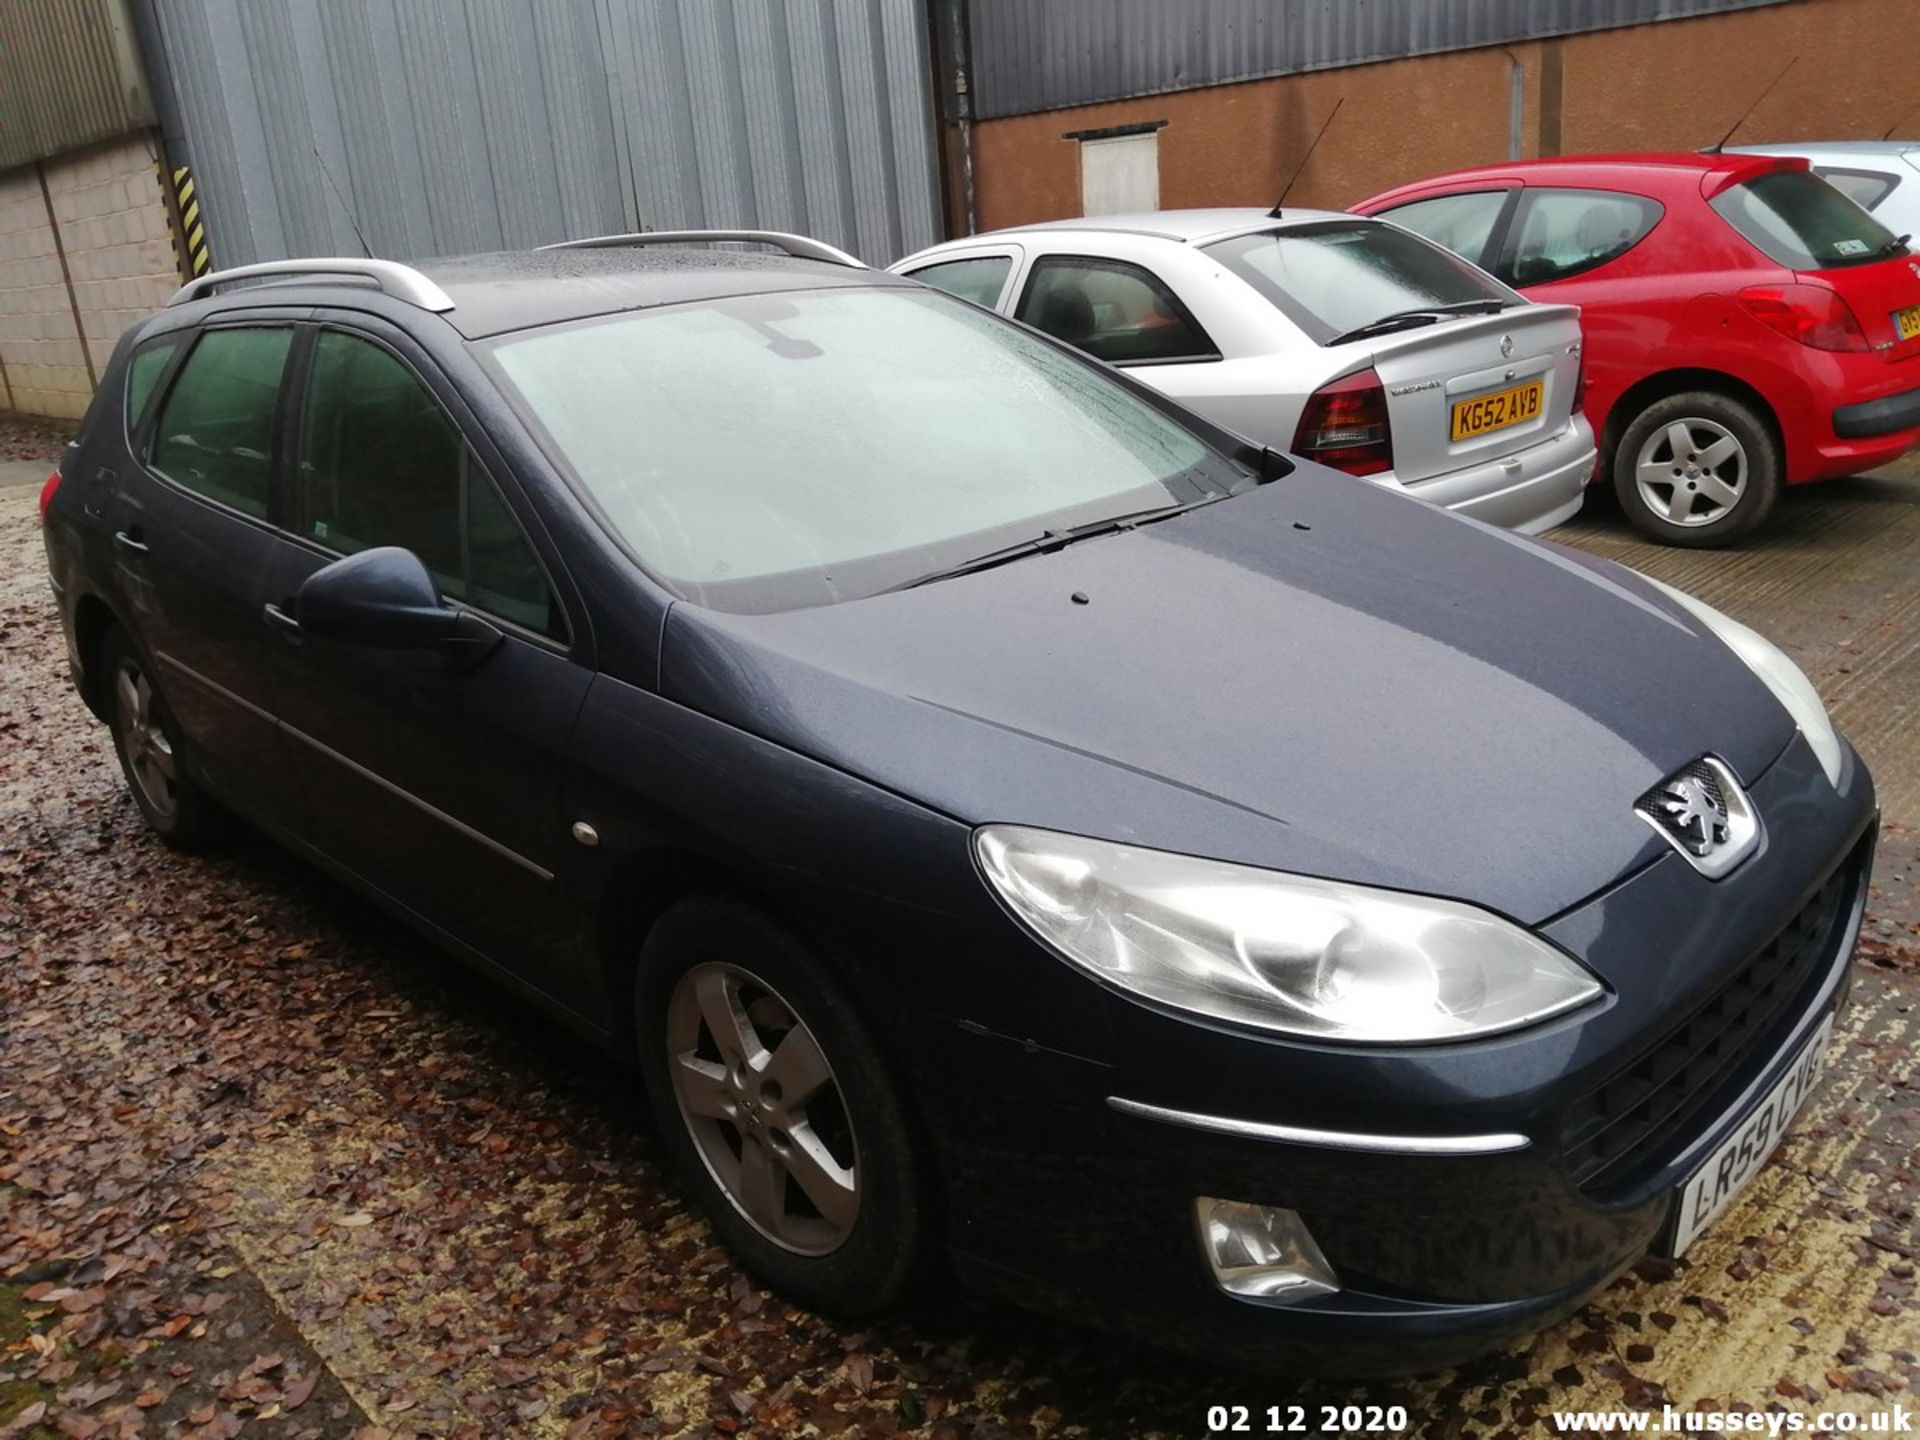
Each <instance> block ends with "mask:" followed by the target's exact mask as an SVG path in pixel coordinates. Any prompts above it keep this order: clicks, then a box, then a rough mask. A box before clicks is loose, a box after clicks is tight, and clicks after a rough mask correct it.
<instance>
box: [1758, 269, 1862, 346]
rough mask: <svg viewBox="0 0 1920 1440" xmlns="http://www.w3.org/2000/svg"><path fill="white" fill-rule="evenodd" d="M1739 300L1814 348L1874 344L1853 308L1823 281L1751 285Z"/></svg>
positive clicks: (1763, 321)
mask: <svg viewBox="0 0 1920 1440" xmlns="http://www.w3.org/2000/svg"><path fill="white" fill-rule="evenodd" d="M1740 303H1741V304H1742V305H1744V306H1745V307H1746V309H1747V313H1748V314H1749V315H1751V316H1753V318H1754V319H1756V320H1758V321H1759V322H1760V323H1761V324H1762V325H1765V326H1766V327H1767V328H1768V329H1769V330H1777V331H1779V333H1780V334H1782V335H1784V336H1786V337H1787V338H1788V339H1789V340H1797V341H1799V342H1800V343H1801V344H1802V345H1810V346H1812V347H1813V348H1814V349H1815V350H1870V349H1872V348H1873V347H1872V346H1870V345H1868V344H1867V332H1866V331H1864V330H1862V329H1861V328H1860V320H1859V317H1857V316H1856V315H1855V314H1854V313H1853V308H1852V307H1851V306H1850V305H1848V304H1847V302H1846V301H1845V300H1843V299H1841V298H1840V295H1839V293H1838V292H1837V291H1833V290H1829V289H1828V288H1827V287H1826V286H1824V285H1750V286H1748V287H1747V288H1746V289H1745V290H1742V291H1741V292H1740Z"/></svg>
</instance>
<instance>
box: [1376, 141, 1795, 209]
mask: <svg viewBox="0 0 1920 1440" xmlns="http://www.w3.org/2000/svg"><path fill="white" fill-rule="evenodd" d="M1805 166H1806V161H1805V160H1802V159H1799V158H1798V157H1795V156H1786V155H1748V154H1739V153H1735V152H1732V151H1719V150H1641V151H1628V152H1622V153H1617V154H1602V155H1555V156H1546V157H1542V158H1539V159H1535V160H1509V161H1507V162H1506V163H1505V164H1503V165H1479V166H1475V167H1473V168H1472V169H1468V170H1453V171H1449V172H1448V173H1446V174H1444V175H1429V176H1427V177H1426V178H1424V179H1421V180H1415V181H1412V182H1410V183H1408V184H1406V185H1400V186H1396V187H1394V188H1393V189H1391V190H1383V191H1381V192H1380V193H1379V194H1378V195H1373V196H1369V197H1368V198H1367V199H1365V200H1362V201H1361V202H1360V204H1359V206H1358V207H1357V208H1360V209H1362V210H1366V211H1372V210H1374V209H1375V208H1376V207H1384V206H1385V205H1387V204H1389V203H1398V202H1401V201H1403V200H1407V199H1411V198H1413V197H1415V196H1417V195H1424V194H1426V193H1427V192H1429V191H1432V190H1435V189H1438V188H1441V187H1446V188H1448V189H1455V188H1458V187H1460V186H1463V185H1472V184H1474V183H1475V182H1477V181H1482V180H1484V181H1487V182H1489V183H1493V184H1501V183H1509V182H1512V181H1515V180H1521V181H1525V182H1527V183H1530V184H1545V183H1558V184H1562V185H1571V186H1581V187H1592V188H1595V189H1600V188H1606V187H1608V186H1610V185H1625V184H1627V183H1628V182H1629V180H1630V179H1631V178H1632V177H1636V176H1637V177H1639V183H1641V184H1643V185H1647V186H1649V187H1658V188H1660V189H1663V190H1673V189H1677V188H1679V187H1680V186H1682V185H1685V186H1686V187H1687V188H1692V184H1696V183H1701V182H1704V181H1705V180H1706V179H1707V178H1708V177H1718V178H1719V179H1720V180H1721V181H1722V182H1723V183H1722V184H1721V185H1716V186H1715V187H1713V188H1714V189H1716V190H1718V189H1721V188H1724V186H1725V185H1729V184H1733V183H1736V182H1737V181H1738V180H1739V179H1741V178H1744V177H1746V176H1748V175H1753V174H1759V173H1763V172H1765V171H1768V170H1776V169H1799V168H1805Z"/></svg>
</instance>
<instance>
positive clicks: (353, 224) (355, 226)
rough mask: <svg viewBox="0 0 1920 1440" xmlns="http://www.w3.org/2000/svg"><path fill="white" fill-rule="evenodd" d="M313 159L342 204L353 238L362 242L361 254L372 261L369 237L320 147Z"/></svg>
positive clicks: (315, 147)
mask: <svg viewBox="0 0 1920 1440" xmlns="http://www.w3.org/2000/svg"><path fill="white" fill-rule="evenodd" d="M313 158H314V161H315V163H316V164H318V165H319V167H320V173H321V174H322V175H324V176H326V177H327V188H328V189H329V190H331V191H333V198H334V199H336V200H338V201H339V202H340V208H341V210H343V211H345V212H346V217H347V224H348V226H349V227H350V228H351V229H352V230H353V238H354V239H356V240H358V241H359V242H360V253H361V254H363V255H365V256H366V257H367V258H368V259H369V260H371V259H372V258H373V250H372V247H370V246H369V245H368V244H367V237H366V236H365V235H362V234H361V233H360V222H359V221H358V220H356V219H355V218H354V214H353V206H351V205H349V204H348V203H347V197H346V196H344V195H342V194H341V193H340V184H339V182H338V181H336V180H335V179H334V178H333V171H332V170H330V169H329V168H328V167H327V161H326V157H325V156H324V155H322V154H321V153H320V147H319V146H318V145H315V146H314V147H313Z"/></svg>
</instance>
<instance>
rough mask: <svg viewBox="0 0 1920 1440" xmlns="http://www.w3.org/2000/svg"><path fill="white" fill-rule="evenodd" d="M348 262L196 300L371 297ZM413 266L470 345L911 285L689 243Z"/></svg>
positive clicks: (219, 306) (240, 304) (853, 270)
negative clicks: (658, 315)
mask: <svg viewBox="0 0 1920 1440" xmlns="http://www.w3.org/2000/svg"><path fill="white" fill-rule="evenodd" d="M342 263H343V270H342V272H341V274H340V275H339V276H337V277H336V276H314V275H301V276H298V277H289V278H287V279H283V280H275V281H273V282H272V283H267V284H256V285H249V286H247V287H246V288H244V289H239V290H229V291H224V292H221V293H219V294H217V295H215V296H213V297H211V298H209V299H204V300H199V301H195V302H192V303H193V304H195V305H196V307H201V306H203V307H205V312H204V313H206V314H209V315H211V314H215V313H220V312H223V311H226V310H230V309H234V308H245V307H255V306H262V305H289V304H302V303H310V304H327V303H330V302H331V303H334V304H338V303H339V301H340V298H341V294H342V292H343V291H350V292H351V293H353V294H355V295H359V294H364V293H367V292H368V291H369V289H370V288H371V287H370V286H369V283H368V281H367V280H366V279H365V278H363V277H360V276H356V275H354V274H352V273H351V271H350V269H347V268H344V267H350V266H351V265H352V264H353V263H354V262H352V261H345V262H342ZM410 268H411V269H413V270H414V271H416V272H418V274H419V275H421V276H424V277H425V278H426V279H427V280H429V281H431V282H433V284H435V285H438V286H439V287H440V288H441V289H442V290H444V291H445V292H446V296H447V298H448V299H449V300H451V301H452V302H453V308H452V309H450V310H441V311H438V312H437V313H438V314H439V315H440V317H441V318H442V319H444V320H446V321H447V322H448V323H449V324H450V325H452V326H453V328H454V329H455V330H457V331H458V332H459V333H460V334H461V335H463V336H465V337H466V338H467V339H469V340H478V339H483V338H485V337H487V336H491V335H499V334H504V333H505V332H507V331H511V330H523V329H527V328H529V327H532V326H536V325H552V324H558V323H563V322H566V321H570V320H585V319H591V318H593V317H595V316H599V315H611V314H618V313H620V312H622V311H628V310H644V309H650V308H652V307H654V306H659V305H677V304H681V303H684V302H688V301H700V300H719V299H725V298H727V297H729V296H736V295H763V294H772V293H777V292H781V291H793V290H828V289H847V288H858V287H868V286H885V287H888V288H892V287H897V286H901V285H904V284H907V283H909V282H906V281H903V280H901V279H900V278H899V277H897V276H893V275H889V274H888V273H887V272H886V271H884V270H873V269H868V268H866V267H864V266H858V267H856V266H853V265H842V264H835V263H833V262H830V261H825V260H812V259H803V258H797V257H794V256H789V255H773V254H765V253H759V252H752V251H741V250H717V249H712V248H690V247H682V246H674V247H666V246H625V247H623V246H606V247H601V248H592V249H563V250H503V251H498V252H495V253H491V254H483V255H460V256H451V257H445V258H441V259H434V260H421V261H417V262H414V263H413V264H412V265H411V267H410ZM383 308H384V307H383ZM389 313H391V312H389ZM423 313H435V312H423Z"/></svg>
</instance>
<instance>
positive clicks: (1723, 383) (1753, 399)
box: [1600, 366, 1786, 474]
mask: <svg viewBox="0 0 1920 1440" xmlns="http://www.w3.org/2000/svg"><path fill="white" fill-rule="evenodd" d="M1689 390H1705V391H1708V392H1710V393H1712V394H1716V395H1725V396H1726V397H1728V398H1729V399H1732V400H1738V401H1740V402H1741V403H1742V404H1744V405H1747V406H1750V407H1751V408H1752V409H1753V412H1754V413H1755V414H1756V415H1758V416H1759V417H1760V420H1761V422H1762V423H1763V424H1764V425H1765V426H1766V427H1767V429H1768V430H1769V431H1770V432H1771V433H1772V435H1773V442H1774V444H1775V446H1776V447H1778V448H1779V450H1780V453H1781V455H1782V456H1783V457H1784V456H1785V454H1786V436H1785V435H1784V433H1783V432H1782V431H1781V428H1780V417H1779V415H1778V414H1776V413H1775V411H1774V408H1773V405H1772V404H1771V403H1770V402H1769V401H1768V400H1767V397H1766V396H1765V395H1763V394H1761V392H1760V391H1759V390H1757V389H1755V388H1754V387H1753V386H1752V385H1751V384H1749V383H1748V382H1747V381H1745V380H1742V379H1740V378H1739V377H1738V376H1736V375H1729V374H1727V372H1726V371H1724V370H1707V369H1702V368H1699V367H1694V366H1678V367H1675V368H1674V369H1671V370H1656V371H1655V372H1654V373H1653V374H1651V375H1643V376H1641V377H1640V378H1639V379H1638V380H1636V381H1634V382H1633V384H1631V385H1629V386H1628V387H1627V388H1626V389H1625V390H1624V391H1622V392H1621V395H1620V398H1619V399H1617V400H1615V401H1614V402H1613V406H1612V408H1611V409H1609V410H1608V411H1607V419H1606V423H1605V424H1604V425H1603V426H1602V428H1601V433H1600V459H1601V463H1602V464H1603V465H1604V466H1605V467H1606V472H1607V473H1609V474H1610V473H1611V471H1612V469H1613V461H1614V455H1615V452H1616V451H1617V449H1618V448H1619V444H1620V437H1621V435H1622V434H1624V433H1625V432H1626V428H1627V427H1628V426H1629V425H1631V424H1632V423H1633V422H1634V420H1635V419H1636V418H1637V417H1638V416H1639V414H1640V412H1641V411H1642V410H1645V409H1646V408H1647V407H1648V406H1649V405H1652V404H1655V403H1657V402H1658V401H1661V400H1665V399H1667V398H1668V397H1669V396H1673V395H1684V394H1685V393H1686V392H1688V391H1689Z"/></svg>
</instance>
